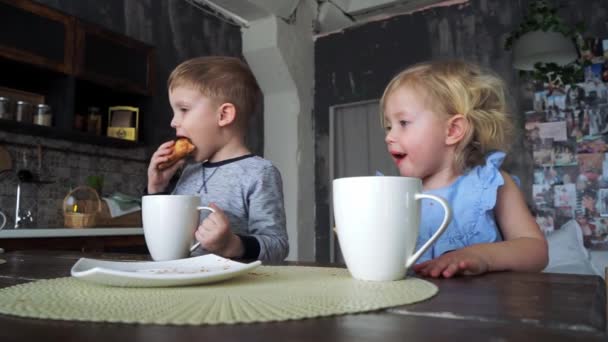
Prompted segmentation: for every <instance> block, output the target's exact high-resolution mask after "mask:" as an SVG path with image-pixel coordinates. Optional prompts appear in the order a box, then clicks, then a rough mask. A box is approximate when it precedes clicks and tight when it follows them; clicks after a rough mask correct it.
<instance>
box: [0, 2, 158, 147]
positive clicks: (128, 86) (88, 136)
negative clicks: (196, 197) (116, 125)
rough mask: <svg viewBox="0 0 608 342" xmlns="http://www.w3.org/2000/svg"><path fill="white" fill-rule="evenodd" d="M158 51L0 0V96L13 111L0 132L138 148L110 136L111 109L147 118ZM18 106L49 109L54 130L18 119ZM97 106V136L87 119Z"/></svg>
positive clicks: (0, 120)
mask: <svg viewBox="0 0 608 342" xmlns="http://www.w3.org/2000/svg"><path fill="white" fill-rule="evenodd" d="M154 53H155V50H154V47H152V46H150V45H148V44H145V43H143V42H140V41H138V40H135V39H132V38H130V37H127V36H125V35H122V34H118V33H115V32H111V31H109V30H107V29H105V28H102V27H100V26H98V25H95V24H91V23H88V22H84V21H82V20H80V19H78V18H76V17H73V16H70V15H67V14H65V13H62V12H59V11H56V10H54V9H52V8H49V7H46V6H44V5H41V4H38V3H36V2H34V1H31V0H0V74H1V75H2V77H0V96H3V97H6V98H8V99H9V101H10V103H11V104H10V105H9V106H7V109H3V110H5V111H6V110H8V111H10V112H11V113H9V114H4V115H1V116H0V130H6V131H13V132H17V133H23V134H31V135H40V136H48V137H53V138H60V139H67V140H76V141H78V140H81V141H87V142H88V141H93V142H95V143H98V144H101V145H119V146H125V145H126V146H133V145H134V143H133V142H129V141H117V140H119V139H116V138H111V137H107V136H106V134H107V127H108V126H110V123H109V122H108V115H109V114H108V112H109V109H110V108H111V107H115V106H128V107H134V108H137V109H138V112H139V113H140V119H141V120H145V119H146V113H147V112H148V111H149V110H150V108H151V106H152V102H153V101H152V98H151V95H153V89H154V86H155V84H154V77H153V75H154V74H155V70H154V64H155V58H154ZM23 94H26V95H28V97H27V98H26V97H25V95H23ZM22 95H23V96H22ZM18 101H26V102H29V103H31V104H33V105H34V108H36V107H35V106H36V105H38V104H46V105H48V106H50V108H51V109H52V122H50V125H49V124H48V122H47V123H46V124H45V126H44V127H43V126H39V125H36V124H35V123H37V122H36V121H35V120H32V119H30V118H29V117H27V116H26V119H25V120H21V119H19V118H20V117H23V116H22V115H21V116H20V115H18V113H17V112H18V111H17V107H16V106H17V102H18ZM28 108H31V106H30V107H28ZM91 108H96V111H98V112H99V113H100V114H101V115H102V119H101V122H100V124H101V129H96V130H95V133H91V130H89V129H87V128H88V125H83V119H82V118H83V117H84V118H86V117H87V115H88V113H89V112H90V111H91ZM29 116H30V117H31V115H29ZM98 124H99V123H98ZM83 127H85V128H83ZM99 132H100V133H99ZM141 136H142V135H140V137H141ZM141 142H142V141H141V139H140V140H139V143H141Z"/></svg>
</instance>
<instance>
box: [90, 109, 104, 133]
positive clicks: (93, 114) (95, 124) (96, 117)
mask: <svg viewBox="0 0 608 342" xmlns="http://www.w3.org/2000/svg"><path fill="white" fill-rule="evenodd" d="M87 132H89V133H92V134H95V135H101V114H100V113H99V108H98V107H89V114H88V115H87Z"/></svg>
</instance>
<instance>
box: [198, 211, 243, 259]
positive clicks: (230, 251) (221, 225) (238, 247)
mask: <svg viewBox="0 0 608 342" xmlns="http://www.w3.org/2000/svg"><path fill="white" fill-rule="evenodd" d="M209 206H210V207H211V208H213V209H214V210H215V212H214V213H211V214H209V216H207V217H206V218H205V219H204V220H203V222H202V223H201V225H200V226H198V229H197V230H196V232H195V234H194V236H195V237H196V240H197V241H199V242H200V243H201V246H202V247H203V248H204V249H206V250H207V251H209V252H211V253H215V254H218V255H221V256H223V257H226V258H238V257H241V256H242V255H243V253H244V250H243V243H242V242H241V239H240V238H239V237H238V236H236V235H235V234H233V233H232V231H231V230H230V222H229V221H228V217H226V214H224V212H223V211H222V210H221V209H220V208H219V207H218V206H217V205H215V204H214V203H211V204H209Z"/></svg>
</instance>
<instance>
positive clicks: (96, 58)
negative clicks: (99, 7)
mask: <svg viewBox="0 0 608 342" xmlns="http://www.w3.org/2000/svg"><path fill="white" fill-rule="evenodd" d="M153 58H154V50H153V48H152V47H150V46H148V45H146V44H144V43H142V42H140V41H137V40H134V39H130V38H129V37H126V36H123V35H119V34H116V33H113V32H110V31H108V30H105V29H102V28H100V27H98V26H93V25H90V24H87V23H84V22H77V24H76V55H75V59H76V61H75V73H76V77H78V78H82V79H86V80H89V81H92V82H95V83H99V84H102V85H105V86H108V87H111V88H113V89H116V90H123V91H127V92H134V93H139V94H143V95H151V94H152V89H153V79H152V75H153V74H154V73H153V70H152V68H153V65H154V63H153V62H154V61H153Z"/></svg>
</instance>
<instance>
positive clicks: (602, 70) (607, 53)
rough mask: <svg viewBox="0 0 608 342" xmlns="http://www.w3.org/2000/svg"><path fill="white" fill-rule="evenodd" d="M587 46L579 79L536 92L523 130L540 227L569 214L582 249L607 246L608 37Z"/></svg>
mask: <svg viewBox="0 0 608 342" xmlns="http://www.w3.org/2000/svg"><path fill="white" fill-rule="evenodd" d="M589 46H591V47H592V48H591V49H589V51H584V52H583V53H582V56H583V58H587V59H588V60H589V61H591V63H592V64H591V65H590V66H588V67H586V68H585V73H584V74H585V78H584V80H581V82H579V83H576V84H569V85H564V86H563V87H558V88H555V87H552V88H549V87H547V89H544V90H542V91H538V92H536V93H535V94H534V105H533V106H534V108H533V110H531V111H528V112H526V123H525V130H526V138H527V143H528V145H529V146H531V150H532V157H533V160H534V184H533V186H532V192H533V193H532V197H533V200H534V207H535V213H536V222H537V223H538V225H539V226H540V228H541V229H542V230H543V232H544V233H545V234H547V233H551V232H552V231H554V230H557V229H559V228H560V227H561V226H562V225H563V224H565V223H566V222H568V221H569V220H572V219H574V220H576V221H577V222H578V224H579V226H580V227H581V230H582V233H583V243H584V246H585V247H586V248H588V249H592V250H608V39H605V40H599V39H594V40H593V42H592V43H591V44H589Z"/></svg>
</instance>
